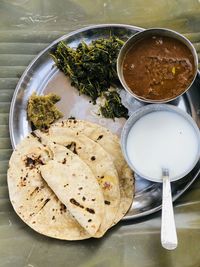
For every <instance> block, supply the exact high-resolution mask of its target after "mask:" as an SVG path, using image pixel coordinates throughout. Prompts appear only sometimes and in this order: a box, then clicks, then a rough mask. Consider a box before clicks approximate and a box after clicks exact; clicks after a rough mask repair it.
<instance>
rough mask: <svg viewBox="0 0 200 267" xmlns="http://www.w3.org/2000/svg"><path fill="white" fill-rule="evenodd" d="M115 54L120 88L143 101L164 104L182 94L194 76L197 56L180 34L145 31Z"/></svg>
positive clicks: (168, 31)
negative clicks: (117, 56) (122, 87)
mask: <svg viewBox="0 0 200 267" xmlns="http://www.w3.org/2000/svg"><path fill="white" fill-rule="evenodd" d="M122 50H124V51H121V53H120V55H119V60H118V61H119V62H118V74H119V77H120V79H121V81H122V84H123V86H124V87H125V88H126V89H127V90H128V91H129V92H130V93H131V94H132V95H133V96H134V97H136V98H138V99H140V100H143V101H146V102H168V101H170V100H173V99H175V98H176V97H178V96H180V95H182V94H183V93H184V92H185V91H186V90H187V89H188V88H189V87H190V85H191V83H192V82H193V80H194V78H195V76H196V73H197V63H198V59H197V55H196V52H195V49H194V47H193V46H192V44H191V43H190V42H189V41H188V40H187V39H186V38H185V37H183V36H182V35H180V34H178V33H176V32H174V31H171V30H167V29H149V30H146V31H143V32H140V33H138V34H136V35H135V36H133V37H132V38H130V39H129V40H128V41H127V43H126V44H125V45H124V47H123V48H122Z"/></svg>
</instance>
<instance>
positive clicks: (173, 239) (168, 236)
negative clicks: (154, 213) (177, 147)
mask: <svg viewBox="0 0 200 267" xmlns="http://www.w3.org/2000/svg"><path fill="white" fill-rule="evenodd" d="M162 194H163V196H162V222H161V243H162V246H163V247H164V248H166V249H168V250H173V249H175V248H176V247H177V245H178V241H177V234H176V226H175V221H174V211H173V205H172V194H171V184H170V179H169V170H168V169H163V193H162Z"/></svg>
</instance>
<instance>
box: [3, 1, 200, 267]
mask: <svg viewBox="0 0 200 267" xmlns="http://www.w3.org/2000/svg"><path fill="white" fill-rule="evenodd" d="M102 23H124V24H132V25H136V26H140V27H145V28H148V27H168V28H171V29H174V30H177V31H179V32H181V33H183V34H184V35H185V36H186V37H188V38H189V39H190V40H191V41H192V42H193V43H194V46H195V48H196V49H197V52H198V56H200V0H171V1H170V0H160V1H158V0H157V1H156V0H146V1H140V0H126V1H124V0H102V1H101V0H96V1H95V0H79V1H78V0H71V1H69V0H57V1H56V0H32V1H31V0H1V1H0V267H13V266H14V267H46V266H53V267H54V266H55V267H57V266H58V267H60V266H63V267H64V266H69V267H79V266H80V267H86V266H87V267H94V266H95V267H115V266H116V267H118V266H119V267H123V266H124V267H129V266H130V267H134V266H137V267H144V266H146V267H147V266H148V267H175V266H177V267H179V266H180V267H185V266H187V267H189V266H191V267H199V266H200V252H199V250H200V200H199V199H200V180H199V179H198V180H197V181H196V182H195V183H194V184H193V185H192V187H191V188H190V189H189V190H188V191H187V192H186V193H185V194H184V195H183V196H182V197H181V198H180V199H179V200H178V201H176V202H175V218H176V224H177V231H178V238H179V246H178V248H177V249H176V250H175V251H166V250H164V249H163V248H162V247H161V245H160V213H156V214H154V215H152V216H150V217H146V218H145V219H143V220H138V221H134V222H129V223H120V224H118V225H117V226H115V227H114V228H113V229H112V230H111V231H109V233H107V234H106V235H105V237H104V238H102V239H95V240H94V239H91V240H87V241H79V242H67V241H59V240H54V239H50V238H47V237H45V236H42V235H40V234H37V233H36V232H34V231H33V230H31V229H30V228H29V227H28V226H26V225H25V224H24V223H23V222H22V221H21V220H20V219H19V218H18V216H17V215H16V214H15V213H14V211H13V208H12V206H11V204H10V201H9V198H8V189H7V182H6V172H7V168H8V160H9V157H10V155H11V152H12V148H11V144H10V139H9V130H8V117H9V107H10V102H11V99H12V95H13V92H14V89H15V86H16V84H17V82H18V80H19V78H20V76H21V75H22V73H23V71H24V70H25V68H26V67H27V65H28V64H29V62H30V61H31V60H32V59H33V58H34V57H35V56H36V55H37V54H38V53H39V52H40V51H41V50H42V49H43V48H45V47H46V46H47V45H48V44H49V43H50V42H52V41H53V40H55V39H56V38H58V37H60V36H62V35H63V34H66V33H69V32H71V31H73V30H76V29H79V28H82V27H84V26H88V25H93V24H102Z"/></svg>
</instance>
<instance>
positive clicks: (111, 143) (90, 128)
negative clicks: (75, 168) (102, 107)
mask: <svg viewBox="0 0 200 267" xmlns="http://www.w3.org/2000/svg"><path fill="white" fill-rule="evenodd" d="M54 127H56V128H70V129H73V130H75V131H76V133H78V134H80V133H82V134H84V135H85V136H87V137H89V138H90V139H92V140H93V141H95V142H96V143H98V144H100V145H101V146H102V147H103V148H104V149H105V151H107V152H108V153H109V154H110V156H111V158H112V159H113V162H114V165H115V167H116V169H117V172H118V176H119V187H120V198H121V199H120V206H119V209H118V211H117V213H116V216H115V219H114V224H115V223H117V222H118V221H120V220H121V218H122V217H123V216H124V215H125V214H126V213H127V211H128V210H129V208H130V206H131V204H132V201H133V197H134V173H133V171H132V170H131V169H130V168H129V166H128V165H127V163H126V161H125V159H124V157H123V154H122V151H121V147H120V142H119V138H118V136H117V135H115V134H113V133H111V132H110V131H109V130H108V129H106V128H105V127H103V126H101V125H98V124H95V123H92V122H89V121H83V120H76V119H69V120H66V121H62V122H58V123H55V124H53V125H52V126H51V129H52V131H54V130H53V129H54Z"/></svg>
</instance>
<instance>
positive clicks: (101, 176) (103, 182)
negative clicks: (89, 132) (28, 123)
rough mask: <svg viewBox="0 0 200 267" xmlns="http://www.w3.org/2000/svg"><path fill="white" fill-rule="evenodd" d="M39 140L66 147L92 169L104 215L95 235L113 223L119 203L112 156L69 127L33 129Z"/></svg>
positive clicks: (100, 234)
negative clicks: (101, 200)
mask: <svg viewBox="0 0 200 267" xmlns="http://www.w3.org/2000/svg"><path fill="white" fill-rule="evenodd" d="M35 134H36V135H37V136H38V137H39V138H40V139H41V142H43V143H48V142H49V141H51V142H53V143H57V144H60V145H63V146H65V147H68V148H69V149H71V150H72V151H73V153H75V154H77V155H78V156H79V157H80V158H81V159H82V160H83V161H84V162H85V163H86V164H87V165H88V166H89V167H90V169H91V170H92V172H93V174H94V175H95V177H96V179H97V181H98V183H99V185H100V187H101V189H102V192H103V196H104V203H105V215H104V219H103V221H102V224H101V226H100V229H99V230H98V233H97V234H96V235H95V236H96V237H100V236H102V235H103V234H104V233H105V231H106V230H107V229H108V228H110V226H111V225H112V224H113V222H114V219H115V216H116V213H117V211H118V209H119V205H120V191H119V179H118V174H117V170H116V168H115V166H114V163H113V161H112V158H111V156H110V154H109V153H108V152H106V151H105V150H104V149H103V148H102V147H101V146H100V145H99V144H98V143H96V142H94V141H93V140H91V139H89V138H88V137H86V136H85V135H83V134H78V135H77V133H76V131H74V130H72V129H69V128H57V127H53V128H50V129H49V131H48V133H43V132H41V131H35Z"/></svg>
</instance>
